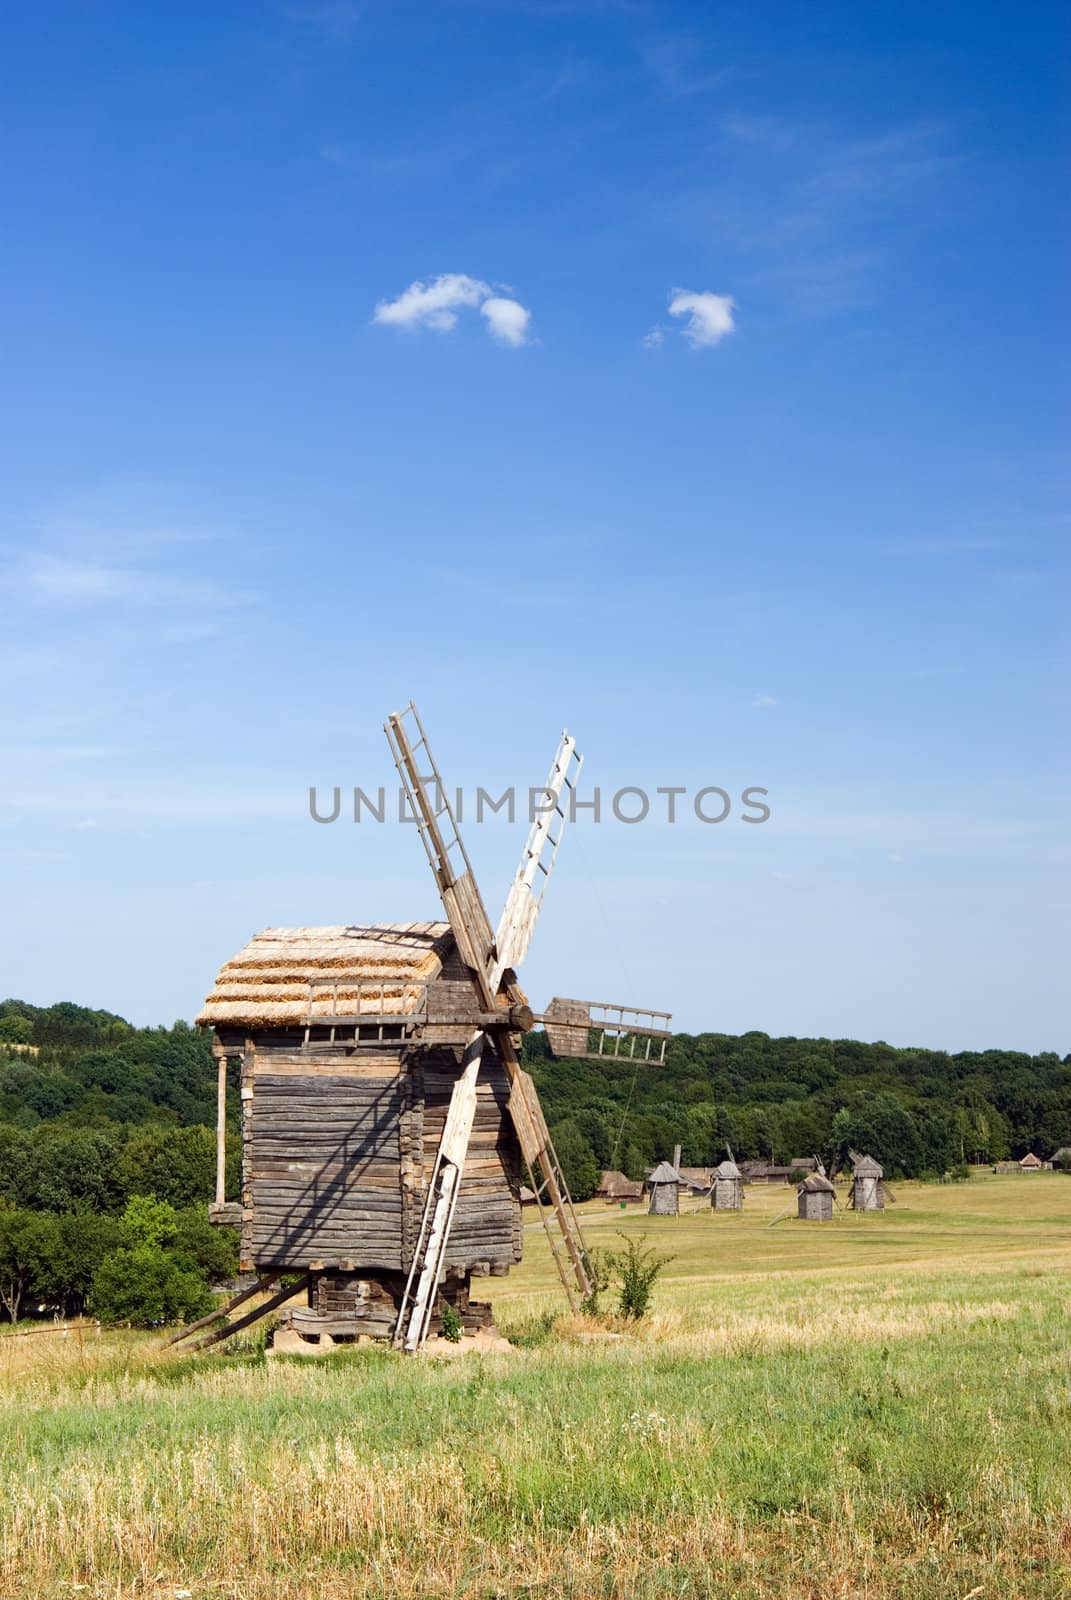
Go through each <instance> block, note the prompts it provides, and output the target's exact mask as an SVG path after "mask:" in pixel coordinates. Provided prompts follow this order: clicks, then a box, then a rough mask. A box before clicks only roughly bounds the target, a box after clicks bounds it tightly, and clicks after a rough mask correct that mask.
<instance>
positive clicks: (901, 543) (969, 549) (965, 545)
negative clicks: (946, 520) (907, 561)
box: [882, 538, 1008, 556]
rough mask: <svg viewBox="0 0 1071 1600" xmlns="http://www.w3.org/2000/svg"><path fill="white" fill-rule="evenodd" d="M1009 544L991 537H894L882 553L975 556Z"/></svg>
mask: <svg viewBox="0 0 1071 1600" xmlns="http://www.w3.org/2000/svg"><path fill="white" fill-rule="evenodd" d="M1007 544H1008V540H1007V539H991V538H977V539H970V538H967V539H957V538H947V539H946V538H932V539H926V538H923V539H894V540H893V541H892V542H891V543H889V544H886V545H883V546H882V553H883V554H884V555H887V556H973V555H983V554H985V552H986V551H990V550H1002V549H1004V548H1006V546H1007Z"/></svg>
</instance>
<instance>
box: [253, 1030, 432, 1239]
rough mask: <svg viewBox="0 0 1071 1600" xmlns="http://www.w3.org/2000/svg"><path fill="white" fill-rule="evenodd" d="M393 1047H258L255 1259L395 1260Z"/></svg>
mask: <svg viewBox="0 0 1071 1600" xmlns="http://www.w3.org/2000/svg"><path fill="white" fill-rule="evenodd" d="M405 1099H406V1095H405V1082H404V1078H403V1075H402V1071H401V1064H400V1062H399V1060H398V1058H397V1055H394V1056H393V1059H392V1058H391V1056H390V1055H388V1054H387V1053H386V1052H384V1053H365V1052H361V1053H360V1054H357V1053H354V1054H353V1055H350V1056H348V1057H342V1058H341V1059H337V1058H329V1059H327V1060H324V1059H322V1058H319V1059H316V1060H310V1059H309V1058H308V1057H303V1056H301V1055H300V1054H299V1053H298V1054H289V1053H284V1052H279V1051H264V1052H261V1051H258V1052H257V1054H256V1059H255V1063H254V1071H253V1097H252V1114H251V1118H250V1127H249V1130H248V1134H247V1137H246V1141H245V1143H246V1148H247V1149H248V1150H249V1153H250V1205H251V1209H252V1213H253V1216H252V1227H251V1247H252V1255H253V1258H254V1259H255V1261H256V1263H257V1266H258V1268H260V1269H263V1268H265V1267H267V1266H276V1267H277V1266H299V1265H300V1266H307V1265H308V1264H309V1262H310V1261H314V1260H316V1261H324V1262H337V1261H342V1260H347V1259H349V1260H353V1261H355V1262H359V1263H360V1265H361V1266H367V1267H385V1268H394V1269H396V1270H397V1269H400V1268H401V1266H402V1192H401V1185H400V1182H399V1173H400V1166H401V1153H400V1146H399V1130H400V1122H401V1114H402V1111H403V1109H404V1107H405Z"/></svg>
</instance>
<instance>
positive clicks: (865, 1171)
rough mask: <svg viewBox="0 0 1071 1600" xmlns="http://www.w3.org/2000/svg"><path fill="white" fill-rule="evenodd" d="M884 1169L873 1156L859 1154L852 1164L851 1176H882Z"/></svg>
mask: <svg viewBox="0 0 1071 1600" xmlns="http://www.w3.org/2000/svg"><path fill="white" fill-rule="evenodd" d="M884 1176H885V1169H884V1167H882V1166H879V1164H878V1163H877V1162H876V1161H875V1160H874V1157H873V1156H860V1157H859V1159H858V1161H856V1162H855V1163H854V1164H853V1166H852V1177H853V1178H883V1177H884Z"/></svg>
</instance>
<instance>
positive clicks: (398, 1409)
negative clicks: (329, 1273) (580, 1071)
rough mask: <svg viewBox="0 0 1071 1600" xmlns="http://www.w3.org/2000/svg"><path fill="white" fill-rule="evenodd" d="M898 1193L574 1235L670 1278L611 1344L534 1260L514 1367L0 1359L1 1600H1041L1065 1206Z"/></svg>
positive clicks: (1067, 1583) (1065, 1522)
mask: <svg viewBox="0 0 1071 1600" xmlns="http://www.w3.org/2000/svg"><path fill="white" fill-rule="evenodd" d="M896 1192H897V1195H898V1198H899V1201H900V1204H899V1205H898V1206H897V1207H896V1208H895V1210H894V1211H893V1212H891V1213H888V1214H886V1215H884V1216H872V1217H858V1218H857V1217H854V1216H852V1215H850V1214H849V1215H846V1216H843V1217H840V1218H838V1220H837V1221H836V1222H834V1223H832V1224H829V1225H827V1226H822V1225H817V1224H806V1225H805V1224H800V1223H797V1222H795V1221H791V1222H784V1223H779V1224H777V1225H776V1226H774V1227H772V1228H771V1227H769V1226H767V1224H768V1222H769V1221H770V1219H771V1218H772V1217H773V1216H774V1215H776V1213H777V1211H778V1210H780V1209H781V1208H782V1207H783V1206H784V1205H785V1203H786V1199H787V1196H786V1194H785V1193H784V1191H780V1190H778V1191H759V1190H749V1191H748V1199H747V1207H746V1211H745V1214H744V1216H743V1217H720V1216H718V1217H714V1216H711V1215H710V1213H709V1212H708V1211H707V1210H706V1209H705V1208H703V1209H698V1208H697V1209H696V1210H695V1211H693V1212H692V1213H691V1214H688V1215H684V1216H682V1217H680V1218H647V1217H645V1216H636V1215H635V1214H627V1215H626V1216H625V1217H624V1219H622V1217H621V1214H620V1213H619V1212H614V1213H611V1212H609V1211H608V1210H607V1209H606V1208H600V1209H597V1210H595V1211H594V1212H593V1213H592V1215H591V1217H590V1220H589V1224H588V1229H589V1232H590V1233H591V1235H592V1237H593V1240H596V1241H597V1239H598V1237H599V1236H600V1235H602V1236H604V1238H605V1241H606V1242H611V1241H612V1240H613V1239H614V1235H615V1230H616V1228H617V1227H618V1226H623V1227H624V1228H625V1230H626V1231H628V1232H645V1233H647V1235H648V1236H649V1237H650V1238H651V1239H652V1241H653V1242H654V1243H655V1244H656V1245H657V1247H658V1248H659V1249H664V1250H669V1251H672V1252H673V1253H674V1254H675V1256H676V1259H675V1261H674V1262H673V1263H672V1265H671V1266H670V1267H669V1268H667V1271H666V1275H665V1279H664V1280H663V1281H660V1283H659V1285H658V1286H657V1288H656V1306H655V1313H654V1315H653V1317H652V1319H651V1320H650V1322H649V1324H645V1325H643V1326H642V1327H641V1328H639V1329H635V1330H632V1331H630V1332H628V1333H627V1334H626V1335H625V1336H624V1337H621V1338H617V1339H606V1338H605V1337H604V1336H603V1331H602V1330H600V1329H599V1328H598V1327H597V1326H596V1325H594V1324H592V1323H591V1322H590V1321H585V1320H584V1319H573V1320H571V1319H563V1320H560V1321H559V1322H558V1323H557V1325H556V1326H555V1327H554V1328H553V1329H548V1320H547V1317H546V1315H545V1314H544V1313H545V1310H546V1308H547V1307H548V1306H552V1305H553V1306H554V1307H555V1308H556V1307H557V1303H558V1302H557V1299H556V1298H552V1297H551V1294H550V1291H551V1290H552V1285H553V1281H554V1279H553V1269H552V1268H551V1267H550V1266H549V1264H548V1262H547V1260H546V1259H545V1256H546V1252H545V1246H544V1245H543V1244H542V1239H541V1236H540V1235H538V1234H536V1233H532V1234H530V1235H529V1236H528V1238H529V1243H528V1259H527V1261H526V1263H525V1265H524V1267H523V1268H522V1269H521V1270H520V1271H519V1272H518V1273H516V1274H514V1275H512V1276H511V1277H510V1278H509V1279H508V1280H491V1281H490V1284H489V1287H490V1288H492V1289H493V1290H494V1292H495V1298H496V1306H497V1311H496V1315H497V1318H498V1321H499V1324H500V1326H501V1327H503V1329H504V1330H505V1331H507V1332H512V1333H514V1334H515V1335H517V1336H519V1337H521V1338H525V1337H527V1338H528V1339H529V1340H530V1342H529V1343H528V1344H526V1346H525V1347H524V1348H521V1349H519V1350H517V1351H516V1352H515V1353H514V1354H512V1355H500V1356H493V1357H484V1358H479V1357H475V1356H469V1357H465V1358H463V1359H459V1360H454V1361H441V1362H439V1361H427V1360H425V1361H412V1360H407V1359H405V1358H402V1357H397V1356H394V1355H393V1354H391V1353H390V1352H387V1351H383V1350H380V1349H362V1350H357V1351H353V1352H350V1353H340V1354H338V1355H335V1356H332V1357H331V1358H330V1359H328V1360H325V1361H315V1362H310V1361H304V1360H302V1359H301V1358H289V1359H276V1360H273V1361H269V1362H265V1361H264V1360H263V1358H262V1357H260V1356H257V1355H256V1354H254V1353H249V1354H244V1355H243V1354H238V1355H221V1356H214V1357H211V1358H202V1359H201V1360H197V1359H189V1358H176V1357H174V1356H171V1357H167V1358H161V1357H160V1356H159V1355H158V1353H157V1352H156V1350H155V1348H154V1346H153V1344H152V1341H149V1340H146V1339H144V1338H142V1337H139V1336H133V1335H105V1336H104V1337H103V1338H101V1339H99V1340H94V1339H89V1340H87V1341H85V1342H84V1344H82V1345H81V1346H79V1345H78V1343H77V1341H64V1342H63V1348H62V1349H60V1348H59V1345H60V1343H61V1342H60V1341H53V1340H50V1339H47V1338H43V1339H39V1340H25V1341H17V1340H11V1341H7V1342H6V1343H0V1480H2V1482H3V1487H4V1491H5V1492H4V1495H3V1496H2V1497H0V1595H4V1596H5V1597H6V1596H8V1595H11V1596H15V1595H18V1596H23V1595H41V1596H46V1597H51V1596H53V1595H55V1596H59V1595H65V1596H66V1595H70V1594H72V1593H74V1592H76V1591H75V1590H73V1589H72V1585H77V1584H82V1585H85V1586H86V1587H85V1588H84V1589H81V1590H78V1591H77V1592H78V1593H80V1594H84V1595H86V1596H97V1595H99V1596H102V1597H103V1596H105V1595H108V1596H110V1597H115V1596H123V1595H134V1594H137V1595H159V1596H163V1595H169V1596H173V1595H174V1593H175V1590H176V1589H183V1588H184V1589H189V1590H190V1591H191V1592H192V1594H193V1595H194V1596H200V1595H213V1596H229V1597H237V1596H242V1597H245V1600H261V1597H266V1596H268V1595H272V1596H275V1595H280V1594H285V1595H287V1596H296V1595H308V1596H310V1597H312V1596H330V1597H335V1596H337V1597H341V1596H343V1595H346V1596H350V1595H355V1596H356V1595H362V1596H363V1595H368V1596H384V1597H385V1596H388V1595H390V1596H401V1597H408V1596H413V1597H416V1596H443V1597H445V1596H462V1595H464V1596H472V1597H477V1596H481V1597H490V1596H497V1595H503V1596H504V1595H507V1594H508V1595H514V1594H523V1595H525V1596H548V1597H549V1596H572V1597H575V1600H587V1597H589V1596H596V1595H599V1596H620V1597H623V1600H624V1597H628V1600H646V1597H651V1600H654V1597H662V1596H667V1597H668V1596H669V1595H676V1596H682V1595H683V1596H694V1597H698V1596H708V1595H709V1596H715V1595H717V1596H725V1597H730V1596H732V1597H737V1596H739V1597H743V1600H760V1597H761V1600H768V1597H772V1596H792V1597H796V1596H798V1597H801V1600H802V1597H815V1600H817V1597H819V1596H822V1597H825V1596H843V1597H849V1596H851V1597H859V1600H862V1597H864V1596H865V1597H866V1600H892V1597H897V1600H900V1597H903V1600H908V1597H910V1600H930V1597H932V1600H938V1597H941V1600H944V1597H946V1596H960V1597H966V1596H968V1595H971V1596H973V1597H975V1600H981V1597H983V1596H985V1597H988V1596H993V1597H994V1600H996V1597H997V1596H1000V1597H1001V1600H1004V1597H1007V1596H1014V1595H1020V1594H1022V1595H1027V1594H1029V1595H1032V1596H1040V1597H1043V1600H1056V1597H1057V1596H1061V1597H1063V1596H1066V1595H1067V1594H1068V1593H1069V1592H1071V1360H1069V1355H1068V1351H1069V1344H1071V1341H1069V1338H1068V1335H1069V1332H1071V1324H1069V1317H1068V1311H1069V1302H1068V1280H1067V1277H1066V1272H1067V1268H1068V1266H1069V1265H1071V1248H1069V1243H1068V1241H1069V1237H1071V1228H1069V1223H1071V1180H1064V1179H1062V1178H1060V1177H1049V1176H1048V1175H1039V1176H1038V1177H1030V1178H1015V1177H1013V1178H1008V1179H988V1180H984V1181H975V1182H974V1183H972V1184H971V1185H969V1186H957V1187H947V1188H945V1187H934V1188H928V1187H922V1186H912V1185H903V1186H896ZM1012 1206H1014V1211H1012V1210H1011V1209H1010V1208H1011V1207H1012ZM31 1347H32V1348H31ZM44 1347H49V1348H48V1349H47V1350H46V1349H45V1348H44Z"/></svg>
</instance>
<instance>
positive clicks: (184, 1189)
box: [116, 1127, 216, 1209]
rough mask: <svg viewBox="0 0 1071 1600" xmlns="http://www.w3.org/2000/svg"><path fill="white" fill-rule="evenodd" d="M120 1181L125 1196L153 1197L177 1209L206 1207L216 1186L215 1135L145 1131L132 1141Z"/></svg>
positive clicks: (183, 1130)
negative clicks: (200, 1205)
mask: <svg viewBox="0 0 1071 1600" xmlns="http://www.w3.org/2000/svg"><path fill="white" fill-rule="evenodd" d="M116 1177H117V1181H118V1183H119V1184H120V1185H121V1187H122V1189H123V1191H124V1193H125V1194H128V1195H131V1194H151V1195H155V1196H156V1198H157V1199H158V1200H167V1201H169V1202H170V1204H171V1205H173V1206H174V1207H175V1208H176V1209H180V1208H181V1207H183V1206H190V1205H196V1204H198V1203H201V1204H207V1203H208V1201H209V1200H211V1199H212V1196H213V1194H214V1193H215V1186H216V1136H215V1133H214V1132H213V1131H212V1129H210V1128H196V1127H195V1128H145V1129H143V1130H140V1131H139V1132H137V1133H135V1134H134V1136H133V1137H132V1138H131V1139H130V1140H129V1142H128V1143H127V1145H126V1148H125V1149H124V1150H123V1153H122V1156H121V1157H120V1159H119V1162H118V1167H117V1173H116Z"/></svg>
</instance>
